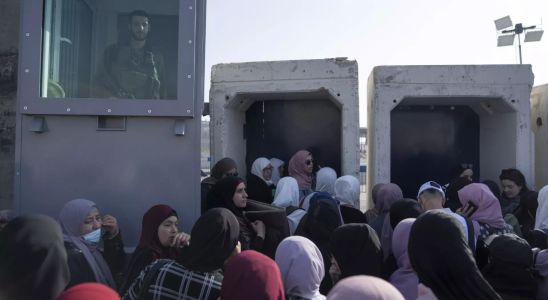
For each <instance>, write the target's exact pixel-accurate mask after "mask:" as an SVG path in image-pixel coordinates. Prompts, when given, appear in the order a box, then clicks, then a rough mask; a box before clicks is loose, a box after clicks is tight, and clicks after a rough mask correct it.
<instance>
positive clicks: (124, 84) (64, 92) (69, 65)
mask: <svg viewBox="0 0 548 300" xmlns="http://www.w3.org/2000/svg"><path fill="white" fill-rule="evenodd" d="M178 36H179V1H178V0H163V1H161V2H158V1H154V0H45V1H44V24H43V40H42V74H41V75H42V76H41V90H40V92H41V97H44V98H65V97H66V98H118V99H169V100H176V99H177V73H178V70H177V66H178Z"/></svg>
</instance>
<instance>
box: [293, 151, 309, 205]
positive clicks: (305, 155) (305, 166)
mask: <svg viewBox="0 0 548 300" xmlns="http://www.w3.org/2000/svg"><path fill="white" fill-rule="evenodd" d="M313 170H314V159H313V158H312V154H311V153H310V152H308V151H305V150H301V151H299V152H297V153H296V154H295V155H293V157H292V158H291V160H290V161H289V176H291V177H293V178H295V179H297V182H298V183H299V198H300V199H302V198H303V197H304V196H306V195H310V194H312V192H313V191H312V181H313V180H312V171H313Z"/></svg>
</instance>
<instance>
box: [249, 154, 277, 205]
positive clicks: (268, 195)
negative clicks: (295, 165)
mask: <svg viewBox="0 0 548 300" xmlns="http://www.w3.org/2000/svg"><path fill="white" fill-rule="evenodd" d="M271 180H272V165H271V164H270V161H269V160H268V159H266V158H264V157H260V158H257V159H256V160H255V162H254V163H253V166H252V167H251V174H250V175H248V176H247V195H248V197H249V199H251V200H255V201H260V202H263V203H266V204H272V200H273V198H274V197H273V191H274V190H275V186H274V185H273V184H272V181H271Z"/></svg>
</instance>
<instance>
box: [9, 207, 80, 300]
mask: <svg viewBox="0 0 548 300" xmlns="http://www.w3.org/2000/svg"><path fill="white" fill-rule="evenodd" d="M69 276H70V273H69V268H68V266H67V253H66V251H65V247H64V245H63V234H62V233H61V228H60V227H59V224H57V222H55V220H53V219H52V218H50V217H47V216H44V215H25V216H21V217H17V218H15V219H13V220H11V221H10V222H9V223H8V224H7V225H6V227H4V229H3V230H2V231H0V299H9V300H34V299H43V300H53V299H55V298H57V296H59V294H61V292H63V290H64V289H65V287H66V285H67V283H68V282H69Z"/></svg>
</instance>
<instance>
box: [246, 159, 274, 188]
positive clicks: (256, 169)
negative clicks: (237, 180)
mask: <svg viewBox="0 0 548 300" xmlns="http://www.w3.org/2000/svg"><path fill="white" fill-rule="evenodd" d="M268 166H270V160H268V159H266V158H264V157H259V158H257V159H256V160H255V162H254V163H253V166H252V167H251V174H253V175H255V176H257V177H259V178H261V179H262V180H263V181H264V182H266V184H268V185H271V184H272V178H271V179H270V181H266V180H264V177H263V170H264V169H265V168H266V167H268Z"/></svg>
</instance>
